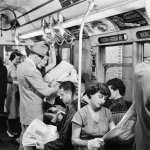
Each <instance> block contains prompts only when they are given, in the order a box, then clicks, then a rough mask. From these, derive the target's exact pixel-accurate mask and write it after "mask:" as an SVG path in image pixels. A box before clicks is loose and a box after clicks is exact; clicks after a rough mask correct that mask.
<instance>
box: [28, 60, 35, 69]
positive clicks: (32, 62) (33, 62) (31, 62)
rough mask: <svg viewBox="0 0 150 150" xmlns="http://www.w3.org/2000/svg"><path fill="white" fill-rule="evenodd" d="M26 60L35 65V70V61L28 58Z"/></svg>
mask: <svg viewBox="0 0 150 150" xmlns="http://www.w3.org/2000/svg"><path fill="white" fill-rule="evenodd" d="M26 60H27V61H30V62H31V63H32V64H33V65H34V68H36V65H35V63H34V61H33V60H31V59H30V58H26Z"/></svg>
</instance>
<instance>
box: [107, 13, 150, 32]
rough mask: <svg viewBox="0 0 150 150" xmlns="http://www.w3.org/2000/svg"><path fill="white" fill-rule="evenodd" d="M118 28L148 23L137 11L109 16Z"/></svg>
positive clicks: (128, 27) (122, 28)
mask: <svg viewBox="0 0 150 150" xmlns="http://www.w3.org/2000/svg"><path fill="white" fill-rule="evenodd" d="M109 19H111V20H112V21H113V22H114V23H115V24H116V25H118V27H119V29H120V30H124V29H130V28H135V27H141V26H145V25H148V22H147V21H146V19H145V18H144V17H143V16H142V15H141V14H140V13H138V12H137V11H135V10H133V11H129V12H126V13H123V14H119V15H115V16H111V17H109Z"/></svg>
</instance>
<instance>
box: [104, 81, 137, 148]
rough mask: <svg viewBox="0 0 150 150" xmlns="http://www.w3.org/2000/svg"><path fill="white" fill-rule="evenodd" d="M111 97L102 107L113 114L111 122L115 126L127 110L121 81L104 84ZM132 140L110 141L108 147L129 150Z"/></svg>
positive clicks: (123, 86)
mask: <svg viewBox="0 0 150 150" xmlns="http://www.w3.org/2000/svg"><path fill="white" fill-rule="evenodd" d="M106 84H107V86H108V88H109V90H110V92H111V96H110V97H109V100H107V101H106V103H105V104H104V106H105V107H106V108H109V109H110V111H111V112H112V114H113V121H114V123H115V125H117V124H118V123H119V122H120V120H121V119H122V118H123V116H124V115H125V113H126V112H127V110H128V106H127V102H126V101H125V99H124V95H125V90H126V87H125V85H124V83H123V81H122V80H121V79H118V78H113V79H111V80H108V81H107V82H106ZM133 140H134V139H133V138H132V139H131V140H129V141H126V142H124V141H122V140H117V141H114V140H111V142H110V143H109V144H110V145H109V147H114V148H115V150H122V149H123V150H131V149H132V146H133Z"/></svg>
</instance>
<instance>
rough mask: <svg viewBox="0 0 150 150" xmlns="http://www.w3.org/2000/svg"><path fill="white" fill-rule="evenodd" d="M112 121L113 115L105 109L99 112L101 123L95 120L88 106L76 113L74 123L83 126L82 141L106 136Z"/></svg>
mask: <svg viewBox="0 0 150 150" xmlns="http://www.w3.org/2000/svg"><path fill="white" fill-rule="evenodd" d="M112 120H113V119H112V113H111V112H110V110H109V109H107V108H105V107H102V108H101V109H100V111H99V121H95V120H93V118H92V116H91V114H90V110H89V108H88V105H87V106H85V107H83V108H81V109H80V110H78V111H77V112H76V114H75V115H74V117H73V119H72V122H73V123H76V124H78V125H80V126H81V139H93V138H95V137H102V136H103V135H104V134H106V133H107V132H108V131H109V123H110V122H112Z"/></svg>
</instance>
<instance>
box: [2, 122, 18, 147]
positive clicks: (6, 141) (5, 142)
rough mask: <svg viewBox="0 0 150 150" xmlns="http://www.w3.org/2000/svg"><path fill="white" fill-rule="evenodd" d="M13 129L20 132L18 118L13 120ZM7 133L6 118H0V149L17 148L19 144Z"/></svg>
mask: <svg viewBox="0 0 150 150" xmlns="http://www.w3.org/2000/svg"><path fill="white" fill-rule="evenodd" d="M13 125H14V127H15V130H18V132H20V124H19V119H18V120H15V121H14V124H13ZM15 139H16V138H10V137H9V136H8V135H7V124H6V119H0V150H19V144H18V143H17V142H16V140H15Z"/></svg>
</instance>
